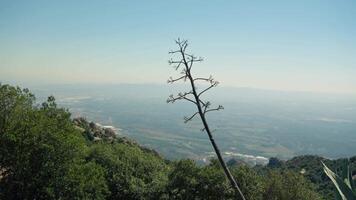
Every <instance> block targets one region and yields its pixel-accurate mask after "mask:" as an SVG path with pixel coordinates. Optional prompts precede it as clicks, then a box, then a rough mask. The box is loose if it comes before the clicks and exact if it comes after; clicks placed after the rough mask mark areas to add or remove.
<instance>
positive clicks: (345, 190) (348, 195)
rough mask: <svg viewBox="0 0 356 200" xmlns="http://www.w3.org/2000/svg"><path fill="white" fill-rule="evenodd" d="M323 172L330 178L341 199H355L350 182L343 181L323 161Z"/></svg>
mask: <svg viewBox="0 0 356 200" xmlns="http://www.w3.org/2000/svg"><path fill="white" fill-rule="evenodd" d="M322 164H323V166H324V172H325V174H326V175H327V176H328V177H329V178H330V180H331V181H332V182H333V183H334V185H335V187H336V189H337V190H338V192H339V194H340V196H341V198H342V200H356V196H355V194H354V193H353V191H352V189H351V186H350V184H347V183H346V182H347V181H346V182H345V180H348V179H345V180H343V179H342V178H340V177H339V176H338V175H336V174H335V173H334V172H333V171H331V170H330V169H329V168H328V167H327V166H326V165H325V164H324V163H323V162H322Z"/></svg>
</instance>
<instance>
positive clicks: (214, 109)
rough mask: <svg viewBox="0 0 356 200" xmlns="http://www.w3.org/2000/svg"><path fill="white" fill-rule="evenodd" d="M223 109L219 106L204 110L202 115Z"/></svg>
mask: <svg viewBox="0 0 356 200" xmlns="http://www.w3.org/2000/svg"><path fill="white" fill-rule="evenodd" d="M223 109H224V107H223V106H222V105H219V106H218V107H217V108H213V109H208V110H205V111H204V114H206V113H208V112H211V111H218V110H223Z"/></svg>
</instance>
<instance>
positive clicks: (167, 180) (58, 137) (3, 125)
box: [0, 85, 329, 200]
mask: <svg viewBox="0 0 356 200" xmlns="http://www.w3.org/2000/svg"><path fill="white" fill-rule="evenodd" d="M97 129H98V128H95V126H93V124H90V123H88V122H86V120H84V119H82V120H79V121H78V120H73V119H71V115H70V113H69V112H68V110H66V109H63V108H59V107H58V106H57V104H56V102H55V99H54V98H53V97H49V98H48V100H47V101H46V102H44V103H42V104H40V105H39V104H36V101H35V97H34V95H32V94H31V93H30V92H29V90H27V89H21V88H19V87H13V86H9V85H0V199H238V198H239V197H238V195H237V194H236V193H235V191H234V190H233V189H232V188H231V186H230V184H229V182H228V181H227V179H226V177H225V175H224V173H223V171H222V169H221V168H220V167H219V162H218V161H217V160H212V161H211V162H210V164H209V165H206V166H198V165H197V164H196V163H195V162H194V161H192V160H179V161H169V160H165V159H164V158H162V157H161V156H160V155H159V154H158V153H157V152H155V151H154V150H150V149H147V148H145V147H142V146H140V145H139V144H137V143H136V142H134V141H131V140H129V139H127V138H123V137H118V136H115V135H113V134H112V133H111V132H105V130H104V131H103V130H97ZM98 138H99V139H98ZM293 166H295V168H293ZM298 166H299V167H298ZM315 166H316V165H315ZM301 167H302V165H301V164H299V163H298V164H296V163H295V161H293V160H291V161H287V162H286V163H284V162H283V163H282V164H281V165H278V167H273V166H271V165H270V166H267V167H261V166H260V167H255V168H252V167H249V166H246V165H234V166H230V169H231V173H232V175H233V176H234V177H235V178H236V180H238V183H239V187H241V190H242V191H243V193H244V195H245V197H246V199H248V200H259V199H261V200H262V199H266V200H278V199H280V200H287V199H288V200H289V199H295V200H310V199H324V197H323V196H321V194H322V193H321V194H319V193H318V192H317V190H316V189H318V188H319V187H320V186H317V185H315V184H319V183H322V182H323V181H324V179H323V180H322V181H319V182H318V181H317V180H318V178H317V177H316V178H313V175H314V172H313V171H312V169H310V170H309V169H307V172H308V173H310V174H307V175H302V174H301V173H299V169H300V168H301ZM318 167H320V168H321V166H318ZM304 168H305V167H304ZM318 169H319V168H318ZM310 180H311V181H312V182H314V183H315V184H313V183H312V182H311V181H310ZM325 181H326V182H327V181H329V180H325ZM319 191H320V190H319Z"/></svg>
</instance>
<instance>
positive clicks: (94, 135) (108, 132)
mask: <svg viewBox="0 0 356 200" xmlns="http://www.w3.org/2000/svg"><path fill="white" fill-rule="evenodd" d="M73 123H74V125H75V126H77V127H78V128H80V129H82V130H83V131H84V134H85V135H86V136H87V138H88V139H89V140H92V141H100V140H115V139H117V136H118V134H119V133H118V132H117V131H116V130H115V128H114V127H112V126H110V127H109V126H103V125H101V124H99V123H95V122H88V121H87V120H86V119H85V118H83V117H79V118H75V119H73Z"/></svg>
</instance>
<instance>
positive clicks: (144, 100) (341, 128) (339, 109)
mask: <svg viewBox="0 0 356 200" xmlns="http://www.w3.org/2000/svg"><path fill="white" fill-rule="evenodd" d="M32 89H33V92H34V93H35V94H37V96H39V97H40V99H41V98H42V99H44V98H45V97H46V96H48V95H54V96H55V97H56V99H57V102H58V103H59V104H60V105H61V106H63V107H66V108H69V110H70V111H71V112H72V113H73V117H79V116H81V117H85V118H87V119H88V120H91V121H95V122H99V123H101V124H104V125H112V126H115V127H117V128H119V129H120V134H122V135H124V136H128V137H130V138H134V139H135V140H137V141H138V142H139V143H141V144H142V145H144V146H147V147H150V148H153V149H155V150H157V151H158V152H159V153H160V154H162V155H163V156H164V157H166V158H168V159H180V158H192V159H195V160H197V161H200V162H201V161H206V160H207V158H209V157H210V156H213V155H214V154H213V153H212V148H211V146H210V145H209V141H208V140H207V136H206V134H204V133H203V132H201V131H200V129H201V128H202V127H201V124H200V122H199V121H192V122H190V123H187V124H185V123H184V122H183V117H184V116H187V115H189V114H191V112H192V111H191V110H193V109H194V108H193V107H191V106H190V105H189V103H176V104H174V105H172V104H167V103H166V102H165V100H166V99H167V97H168V95H169V94H171V93H175V92H177V91H179V90H184V87H183V86H178V88H172V87H169V85H158V84H148V85H134V84H131V85H130V84H121V85H120V84H118V85H48V86H34V87H32ZM208 98H209V99H210V100H212V103H215V104H222V105H223V106H224V107H225V109H224V110H222V111H220V112H214V113H213V114H211V115H208V120H209V122H210V123H211V126H212V128H213V129H216V131H214V134H215V137H216V140H217V142H218V144H219V145H220V146H221V149H222V151H223V152H224V156H225V157H237V158H241V159H244V160H247V161H248V162H252V163H256V162H257V163H260V164H261V163H262V164H265V163H266V162H267V160H266V159H265V158H269V157H278V158H281V159H288V158H291V157H293V156H296V155H304V154H313V155H321V156H325V157H328V158H338V157H347V156H352V155H353V152H356V145H355V143H356V134H355V130H356V101H355V97H354V96H352V95H340V94H327V93H312V92H286V91H274V90H259V89H251V88H233V87H220V88H216V90H215V91H213V92H212V93H211V94H210V95H208ZM345 138H347V140H345ZM256 157H257V158H256Z"/></svg>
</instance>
